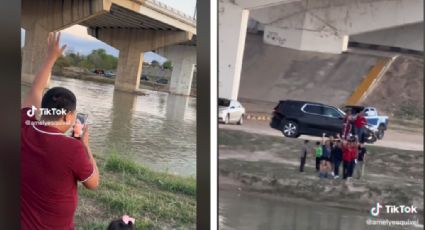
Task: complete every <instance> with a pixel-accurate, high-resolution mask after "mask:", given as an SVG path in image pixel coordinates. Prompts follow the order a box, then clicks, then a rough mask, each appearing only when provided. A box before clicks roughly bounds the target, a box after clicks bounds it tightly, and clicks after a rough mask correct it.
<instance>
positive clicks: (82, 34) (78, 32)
mask: <svg viewBox="0 0 425 230" xmlns="http://www.w3.org/2000/svg"><path fill="white" fill-rule="evenodd" d="M157 1H160V2H162V3H164V4H166V5H168V6H170V7H172V8H175V9H177V10H179V11H181V12H183V13H185V14H187V15H190V16H193V14H194V10H195V6H196V0H157ZM61 40H62V43H64V44H67V50H73V51H74V52H78V53H80V54H84V55H87V54H89V53H90V52H91V51H92V50H93V49H99V48H102V49H105V50H106V52H107V53H108V54H111V55H114V56H116V57H118V53H119V51H118V50H117V49H115V48H114V47H112V46H109V45H108V44H106V43H103V42H101V41H99V40H97V39H96V38H94V37H92V36H90V35H88V34H87V29H86V28H85V27H84V26H80V25H74V26H71V27H69V28H67V29H65V30H62V35H61ZM24 41H25V31H24V30H23V29H21V47H22V46H23V45H24V43H25V42H24ZM65 52H66V51H65ZM153 60H156V61H158V62H160V63H163V62H164V61H166V60H167V59H166V58H164V57H161V56H159V55H157V54H155V53H152V52H146V53H145V56H144V61H145V62H151V61H153Z"/></svg>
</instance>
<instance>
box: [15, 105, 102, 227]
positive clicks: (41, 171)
mask: <svg viewBox="0 0 425 230" xmlns="http://www.w3.org/2000/svg"><path fill="white" fill-rule="evenodd" d="M28 109H29V108H23V109H22V110H21V116H22V118H21V229H22V230H27V229H28V230H39V229H40V230H50V229H51V230H53V229H54V230H59V229H60V230H62V229H63V230H65V229H66V230H70V229H74V223H73V218H74V212H75V209H76V208H77V202H78V195H77V181H85V180H87V179H88V178H89V177H90V176H91V175H92V173H93V171H94V168H93V165H92V163H91V161H90V160H89V158H88V155H87V150H86V148H85V147H84V145H83V144H82V143H81V142H80V141H78V140H76V139H74V138H72V137H67V136H65V135H64V134H63V133H61V132H60V131H59V130H58V129H56V128H53V127H49V126H44V125H31V124H27V123H28V122H30V121H36V119H35V118H34V117H28V115H27V110H28Z"/></svg>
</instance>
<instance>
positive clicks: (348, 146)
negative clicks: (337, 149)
mask: <svg viewBox="0 0 425 230" xmlns="http://www.w3.org/2000/svg"><path fill="white" fill-rule="evenodd" d="M357 145H358V144H357V139H356V138H352V139H350V140H349V141H346V140H343V141H342V160H343V165H342V168H343V174H342V175H343V177H342V179H347V178H352V176H353V171H354V167H355V160H356V158H357Z"/></svg>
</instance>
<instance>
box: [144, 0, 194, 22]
mask: <svg viewBox="0 0 425 230" xmlns="http://www.w3.org/2000/svg"><path fill="white" fill-rule="evenodd" d="M145 3H147V5H150V6H153V7H156V8H159V9H161V10H166V11H167V12H168V13H171V14H173V16H175V17H178V18H180V19H181V20H184V21H185V22H187V23H191V24H194V25H196V20H195V18H194V17H192V16H190V15H187V14H185V13H183V12H181V11H179V10H177V9H175V8H173V7H170V6H169V5H167V4H165V3H162V2H160V1H158V0H147V1H145Z"/></svg>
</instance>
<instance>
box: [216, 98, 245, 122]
mask: <svg viewBox="0 0 425 230" xmlns="http://www.w3.org/2000/svg"><path fill="white" fill-rule="evenodd" d="M244 117H245V108H244V107H243V106H242V105H241V103H239V102H238V101H236V100H230V99H225V98H219V99H218V121H219V122H223V123H224V124H229V123H233V122H236V123H237V124H238V125H242V124H243V119H244Z"/></svg>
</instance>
